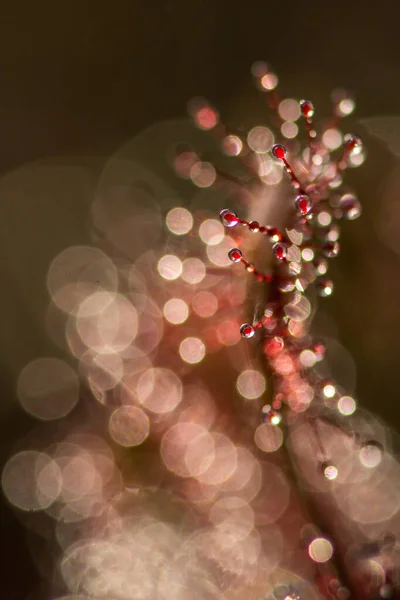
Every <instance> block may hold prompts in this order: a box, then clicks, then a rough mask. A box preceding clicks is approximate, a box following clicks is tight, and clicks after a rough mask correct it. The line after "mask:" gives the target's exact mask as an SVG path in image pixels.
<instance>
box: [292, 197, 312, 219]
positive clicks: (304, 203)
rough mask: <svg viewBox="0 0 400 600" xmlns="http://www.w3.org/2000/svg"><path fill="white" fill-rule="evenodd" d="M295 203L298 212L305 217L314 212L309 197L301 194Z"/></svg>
mask: <svg viewBox="0 0 400 600" xmlns="http://www.w3.org/2000/svg"><path fill="white" fill-rule="evenodd" d="M295 203H296V208H297V210H298V211H299V213H300V214H302V215H303V216H305V215H308V214H309V213H310V212H311V210H312V202H311V199H310V198H309V197H308V196H305V195H303V194H300V195H299V196H297V198H296V200H295Z"/></svg>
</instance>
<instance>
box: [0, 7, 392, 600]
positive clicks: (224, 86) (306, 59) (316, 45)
mask: <svg viewBox="0 0 400 600" xmlns="http://www.w3.org/2000/svg"><path fill="white" fill-rule="evenodd" d="M255 60H266V61H267V62H268V63H270V64H271V66H272V67H273V68H274V70H275V71H276V72H277V73H278V75H279V78H280V82H281V91H282V94H283V95H288V96H290V97H294V98H300V97H310V98H311V99H312V100H313V101H314V103H315V105H316V108H317V110H318V112H319V114H322V115H323V114H324V113H325V114H326V113H327V112H328V111H329V107H330V99H329V98H330V93H331V91H332V89H333V88H337V87H344V88H347V89H349V90H351V91H353V92H354V94H355V97H356V101H357V111H356V118H357V119H360V120H363V119H369V118H371V117H385V118H388V117H393V116H397V115H399V116H400V5H398V4H396V3H394V2H388V1H385V0H383V1H381V2H379V3H370V4H368V3H366V2H351V1H350V2H347V3H331V2H318V3H317V2H314V1H312V2H304V1H303V2H297V3H294V2H291V1H288V2H278V1H276V2H271V1H270V0H264V1H260V0H256V1H251V0H250V1H249V2H246V3H244V2H239V1H236V0H231V1H230V2H227V1H225V0H214V1H213V0H192V1H191V2H184V1H183V0H168V1H165V0H156V1H154V0H153V2H151V1H148V2H144V1H140V0H116V1H115V2H96V3H95V2H87V3H55V2H49V1H43V2H38V3H28V2H20V3H17V4H13V3H3V5H2V6H1V8H0V90H1V92H0V136H1V140H2V143H1V144H0V173H1V176H2V177H3V179H2V181H1V182H0V229H1V235H0V248H1V252H0V256H1V258H0V260H1V272H2V294H1V297H0V313H1V315H2V324H1V325H0V331H1V333H0V340H1V344H0V346H1V352H0V356H1V383H2V387H1V395H2V400H1V406H0V416H1V419H2V421H1V425H2V435H1V456H0V459H1V463H2V464H3V462H4V460H6V458H7V456H8V455H9V453H10V452H11V450H12V448H13V447H15V443H16V442H17V441H18V440H19V439H21V437H22V436H24V435H26V434H27V432H29V429H30V428H31V427H32V423H33V421H32V420H31V419H30V418H29V417H28V416H27V415H25V414H24V413H23V411H22V410H21V409H20V408H19V406H18V404H17V400H16V394H15V387H16V377H17V375H18V372H19V371H20V369H21V368H22V367H23V366H24V365H25V364H26V363H27V362H28V361H29V360H32V359H33V358H35V357H36V356H40V355H45V354H48V353H51V352H52V349H53V346H52V344H51V343H50V342H49V340H48V339H47V338H46V334H45V331H44V326H43V321H42V320H41V319H43V311H44V309H45V307H46V303H47V301H48V299H47V294H46V289H45V277H46V272H47V268H48V265H49V263H50V261H51V259H52V258H53V257H54V256H55V254H56V253H57V252H58V251H59V250H61V249H62V248H64V247H67V246H68V245H72V244H82V243H83V244H84V243H86V242H88V240H89V237H88V224H89V214H88V210H89V206H90V198H89V197H86V196H85V194H84V193H82V192H81V190H82V188H79V189H80V192H79V193H78V192H77V193H76V194H74V193H71V191H73V189H72V188H71V189H68V190H67V191H68V194H67V193H66V194H65V199H64V201H63V195H62V194H61V195H60V196H58V197H57V198H55V199H54V202H52V201H51V198H49V197H47V198H43V199H42V201H37V200H36V199H37V197H38V196H37V194H30V191H31V190H30V189H29V185H27V186H26V187H25V188H23V190H22V191H21V193H20V194H19V195H18V197H16V198H15V199H13V198H10V197H8V196H7V190H8V189H10V186H9V185H8V183H7V182H8V181H9V177H10V175H9V173H10V172H11V171H13V170H15V169H19V168H20V167H21V166H22V165H24V164H26V163H30V162H32V161H37V160H41V159H47V158H51V159H54V158H57V157H65V156H69V157H71V158H70V159H69V163H70V164H73V163H74V162H77V163H79V159H78V157H82V156H89V157H98V158H99V163H98V165H97V164H95V163H93V164H94V172H95V171H96V169H97V168H99V169H100V168H101V164H102V161H103V160H104V159H105V158H107V157H109V156H110V155H111V154H113V152H115V151H116V150H117V149H118V148H119V147H120V146H121V145H122V144H123V143H124V142H125V141H126V140H128V139H130V138H132V137H134V136H135V134H137V133H138V132H139V131H140V130H141V129H143V128H144V127H146V126H147V125H150V124H151V123H154V122H156V121H159V120H161V119H167V118H174V117H179V116H182V115H183V114H184V113H185V109H186V103H187V100H188V99H189V98H191V97H192V96H196V95H201V96H205V97H207V98H208V99H209V100H210V101H211V102H212V103H214V104H215V105H216V106H218V108H219V110H220V112H221V115H222V116H223V117H224V116H225V117H226V118H227V120H228V121H229V119H231V120H233V121H235V119H236V120H237V119H238V118H241V117H242V118H244V117H246V118H248V117H249V114H250V113H252V111H253V110H256V111H257V114H261V113H260V107H262V101H261V100H260V98H259V97H258V95H257V92H256V90H254V88H253V85H252V81H251V75H250V67H251V64H252V63H253V62H254V61H255ZM256 106H257V107H258V108H257V109H256V108H255V107H256ZM240 116H241V117H240ZM350 123H351V125H352V128H353V129H354V128H355V129H356V130H358V131H359V132H360V133H361V134H363V133H364V134H365V129H364V128H363V127H362V126H361V125H357V124H356V123H355V121H354V119H353V120H351V121H349V125H350ZM388 123H389V125H388V129H387V130H388V131H389V134H390V135H391V136H392V138H393V139H394V143H395V142H396V139H397V137H396V130H395V128H394V127H392V126H391V123H392V121H388ZM364 138H365V141H366V145H367V148H368V160H367V162H366V163H365V165H364V166H363V167H362V168H360V169H359V170H356V171H354V172H351V173H350V174H349V181H350V182H351V183H352V184H354V186H355V187H356V189H357V191H358V194H359V197H360V200H361V202H362V204H363V207H364V214H363V218H362V219H360V220H359V221H357V222H356V223H349V224H346V226H344V228H343V238H342V242H343V252H342V254H341V257H340V258H339V259H338V262H337V263H336V266H335V269H334V270H335V278H336V282H337V285H336V291H337V293H336V294H335V296H334V297H333V298H332V299H331V300H329V301H328V303H327V304H326V305H325V308H324V311H325V312H326V311H327V312H330V313H331V314H332V315H333V317H334V322H335V327H334V328H333V329H332V321H331V320H330V319H327V320H326V321H327V322H328V321H329V323H330V324H329V326H326V328H327V333H329V334H330V335H332V337H337V338H338V339H339V340H340V342H341V343H342V344H343V346H344V347H345V348H347V350H349V352H350V353H351V354H352V356H353V359H354V361H355V364H356V368H357V388H356V390H357V398H358V399H359V400H360V403H361V404H362V405H363V406H365V407H367V408H368V409H370V410H372V411H373V412H375V413H377V414H378V415H380V416H381V417H382V418H383V419H384V420H386V421H389V422H390V423H391V424H392V425H393V426H394V427H395V428H397V430H398V429H399V428H400V408H399V401H398V400H399V392H398V388H399V383H398V373H399V361H400V352H399V350H398V345H399V334H400V311H399V309H398V306H399V302H400V241H398V242H397V243H396V238H398V239H399V240H400V204H399V205H398V207H397V208H396V202H400V178H399V176H398V173H397V172H396V168H397V167H396V165H397V159H396V157H395V155H394V154H393V153H392V152H391V151H390V149H389V148H388V147H387V146H386V145H385V144H384V143H383V142H382V141H381V140H377V139H375V138H373V137H370V136H369V135H368V134H365V135H364ZM398 139H399V140H400V128H399V131H398ZM56 162H57V161H56ZM67 162H68V161H67ZM64 175H65V173H64ZM64 175H63V176H64ZM14 176H15V174H14V175H12V176H11V177H14ZM66 185H67V187H68V184H66ZM11 187H12V186H11ZM32 198H35V201H33V200H32ZM382 198H383V199H384V203H383V204H382ZM388 198H389V199H388ZM385 199H386V200H385ZM385 202H386V204H385ZM389 205H390V206H389ZM388 206H389V208H388ZM396 219H397V220H396ZM386 242H388V243H386ZM324 327H325V325H324V319H322V321H321V330H322V331H324ZM1 511H2V513H1V521H2V528H3V535H2V544H3V545H4V549H3V550H2V557H3V560H2V567H3V568H4V575H3V576H2V591H3V592H4V594H5V596H4V597H5V598H7V599H8V600H20V599H21V600H22V599H25V598H30V599H34V598H37V597H39V594H38V592H37V591H36V586H37V584H38V581H39V578H38V576H37V574H36V571H35V569H34V567H33V565H32V562H31V558H30V555H29V552H28V550H27V548H26V547H25V545H24V539H25V538H24V535H25V534H24V531H23V530H22V529H21V527H20V526H19V524H18V522H17V521H16V519H15V517H14V515H13V513H12V511H11V510H10V509H9V507H8V506H7V504H6V503H4V502H2V506H1ZM21 573H23V577H21Z"/></svg>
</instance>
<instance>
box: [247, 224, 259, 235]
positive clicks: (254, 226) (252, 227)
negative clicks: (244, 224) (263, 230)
mask: <svg viewBox="0 0 400 600" xmlns="http://www.w3.org/2000/svg"><path fill="white" fill-rule="evenodd" d="M249 229H250V231H252V232H253V233H257V231H260V224H259V223H257V221H251V223H249Z"/></svg>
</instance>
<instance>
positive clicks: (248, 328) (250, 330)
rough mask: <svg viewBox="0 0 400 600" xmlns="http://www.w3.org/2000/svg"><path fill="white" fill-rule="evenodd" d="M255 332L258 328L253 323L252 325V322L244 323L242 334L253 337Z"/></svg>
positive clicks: (241, 329) (241, 328) (245, 336)
mask: <svg viewBox="0 0 400 600" xmlns="http://www.w3.org/2000/svg"><path fill="white" fill-rule="evenodd" d="M255 332H256V330H255V329H254V327H253V325H250V323H243V325H242V326H241V327H240V335H241V336H242V337H244V338H246V339H248V338H251V337H253V335H254V334H255Z"/></svg>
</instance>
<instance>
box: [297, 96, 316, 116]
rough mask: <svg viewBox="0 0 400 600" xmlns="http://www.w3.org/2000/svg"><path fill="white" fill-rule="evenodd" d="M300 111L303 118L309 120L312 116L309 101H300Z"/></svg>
mask: <svg viewBox="0 0 400 600" xmlns="http://www.w3.org/2000/svg"><path fill="white" fill-rule="evenodd" d="M300 110H301V114H302V115H303V117H305V118H306V119H311V117H313V115H314V112H315V111H314V105H313V103H312V102H311V100H300Z"/></svg>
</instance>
